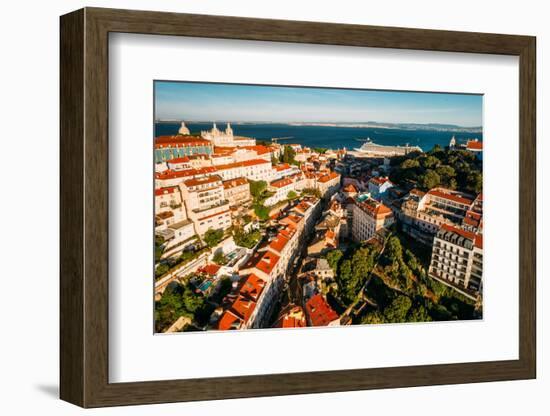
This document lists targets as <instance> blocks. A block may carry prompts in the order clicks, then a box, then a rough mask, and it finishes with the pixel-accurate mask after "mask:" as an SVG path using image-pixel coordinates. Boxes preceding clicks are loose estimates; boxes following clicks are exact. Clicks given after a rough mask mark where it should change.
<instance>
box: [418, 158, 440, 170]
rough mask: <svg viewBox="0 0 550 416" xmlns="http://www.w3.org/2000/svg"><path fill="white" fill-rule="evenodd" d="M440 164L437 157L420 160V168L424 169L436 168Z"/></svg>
mask: <svg viewBox="0 0 550 416" xmlns="http://www.w3.org/2000/svg"><path fill="white" fill-rule="evenodd" d="M440 164H441V161H440V160H439V159H438V158H437V157H435V156H432V155H429V156H426V157H425V158H423V159H422V167H424V168H426V169H432V168H436V167H437V166H439V165H440Z"/></svg>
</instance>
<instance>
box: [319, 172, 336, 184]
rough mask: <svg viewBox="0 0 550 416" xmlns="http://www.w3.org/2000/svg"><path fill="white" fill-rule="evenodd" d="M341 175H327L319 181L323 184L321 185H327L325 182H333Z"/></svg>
mask: <svg viewBox="0 0 550 416" xmlns="http://www.w3.org/2000/svg"><path fill="white" fill-rule="evenodd" d="M339 176H340V175H338V174H337V173H336V172H330V173H329V174H326V175H323V176H321V177H320V178H319V179H318V181H319V182H321V183H325V182H328V181H331V180H333V179H336V178H337V177H339Z"/></svg>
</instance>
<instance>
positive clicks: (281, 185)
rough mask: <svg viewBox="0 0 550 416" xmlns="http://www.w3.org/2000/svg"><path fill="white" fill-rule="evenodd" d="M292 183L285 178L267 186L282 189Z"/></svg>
mask: <svg viewBox="0 0 550 416" xmlns="http://www.w3.org/2000/svg"><path fill="white" fill-rule="evenodd" d="M291 183H292V180H290V179H288V178H285V179H277V180H276V181H273V182H271V183H270V184H269V185H270V186H273V187H274V188H284V187H285V186H287V185H290V184H291Z"/></svg>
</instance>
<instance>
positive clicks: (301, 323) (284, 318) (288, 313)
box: [273, 305, 306, 328]
mask: <svg viewBox="0 0 550 416" xmlns="http://www.w3.org/2000/svg"><path fill="white" fill-rule="evenodd" d="M305 326H306V317H305V314H304V310H303V309H302V308H301V307H300V306H297V305H288V306H287V307H286V308H284V309H283V310H282V311H281V313H280V314H279V317H278V318H277V321H276V322H275V325H273V327H274V328H303V327H305Z"/></svg>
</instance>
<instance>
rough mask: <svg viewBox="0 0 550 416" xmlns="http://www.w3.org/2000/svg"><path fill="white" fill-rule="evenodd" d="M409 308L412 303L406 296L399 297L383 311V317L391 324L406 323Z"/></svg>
mask: <svg viewBox="0 0 550 416" xmlns="http://www.w3.org/2000/svg"><path fill="white" fill-rule="evenodd" d="M411 306H412V301H411V300H410V299H409V298H408V297H407V296H403V295H399V296H397V297H396V298H395V299H394V300H393V301H392V302H391V303H390V304H389V305H388V306H387V307H386V308H385V309H384V316H385V318H386V319H387V321H388V322H391V323H398V322H406V320H405V318H406V316H407V313H408V312H409V310H410V309H411Z"/></svg>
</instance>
